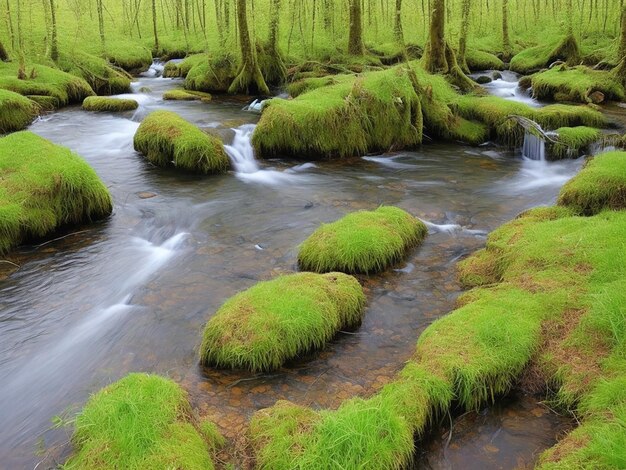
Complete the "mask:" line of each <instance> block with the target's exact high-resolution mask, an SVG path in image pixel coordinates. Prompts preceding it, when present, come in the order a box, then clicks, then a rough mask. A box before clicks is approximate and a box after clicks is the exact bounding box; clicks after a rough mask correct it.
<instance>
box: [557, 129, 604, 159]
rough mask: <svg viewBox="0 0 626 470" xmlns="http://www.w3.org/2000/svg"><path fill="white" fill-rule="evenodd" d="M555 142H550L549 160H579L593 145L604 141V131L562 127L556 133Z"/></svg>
mask: <svg viewBox="0 0 626 470" xmlns="http://www.w3.org/2000/svg"><path fill="white" fill-rule="evenodd" d="M555 133H556V136H555V137H554V142H548V145H547V152H546V153H547V155H548V159H549V160H560V159H562V158H578V157H579V156H580V155H581V153H583V152H584V151H585V150H587V149H588V148H589V147H590V146H591V145H592V144H594V143H596V142H598V141H600V140H602V138H603V137H602V136H603V134H602V131H600V130H599V129H595V128H593V127H586V126H578V127H561V128H559V129H557V130H556V131H555Z"/></svg>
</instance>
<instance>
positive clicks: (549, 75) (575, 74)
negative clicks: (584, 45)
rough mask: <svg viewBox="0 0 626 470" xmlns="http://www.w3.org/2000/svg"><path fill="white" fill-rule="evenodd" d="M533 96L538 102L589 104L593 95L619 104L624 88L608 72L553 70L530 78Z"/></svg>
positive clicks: (575, 69)
mask: <svg viewBox="0 0 626 470" xmlns="http://www.w3.org/2000/svg"><path fill="white" fill-rule="evenodd" d="M530 85H531V86H532V88H533V95H534V96H535V97H536V98H537V99H540V100H555V101H577V102H580V103H591V102H593V96H592V95H593V93H594V92H601V93H602V94H603V95H604V98H605V99H607V100H623V99H624V97H625V95H624V87H623V86H622V84H621V83H620V82H619V80H617V79H616V77H615V75H613V74H612V73H611V72H607V71H604V70H592V69H590V68H589V67H585V66H578V67H571V68H570V67H567V66H565V65H562V66H558V67H553V68H551V69H550V70H546V71H545V72H539V73H537V74H535V75H533V76H532V77H531V78H530Z"/></svg>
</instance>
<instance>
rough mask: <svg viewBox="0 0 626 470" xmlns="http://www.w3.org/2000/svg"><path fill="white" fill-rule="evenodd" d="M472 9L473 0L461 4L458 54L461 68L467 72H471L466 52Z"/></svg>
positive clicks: (465, 0) (466, 0) (464, 0)
mask: <svg viewBox="0 0 626 470" xmlns="http://www.w3.org/2000/svg"><path fill="white" fill-rule="evenodd" d="M470 10H471V0H463V5H462V6H461V34H460V36H459V54H458V56H457V61H458V63H459V67H461V70H463V72H465V73H468V72H469V67H468V66H467V60H466V59H465V54H466V52H467V33H468V31H469V22H470V19H469V15H470Z"/></svg>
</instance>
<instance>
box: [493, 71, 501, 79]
mask: <svg viewBox="0 0 626 470" xmlns="http://www.w3.org/2000/svg"><path fill="white" fill-rule="evenodd" d="M491 76H492V77H493V79H494V80H502V74H501V73H500V72H493V73H492V74H491Z"/></svg>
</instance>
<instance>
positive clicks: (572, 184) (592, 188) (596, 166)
mask: <svg viewBox="0 0 626 470" xmlns="http://www.w3.org/2000/svg"><path fill="white" fill-rule="evenodd" d="M558 203H559V204H560V205H564V206H567V207H570V208H572V209H573V210H575V211H576V212H577V213H579V214H582V215H593V214H597V213H598V212H600V211H602V210H603V209H614V210H619V209H624V208H626V152H608V153H604V154H601V155H598V156H596V157H594V158H592V159H590V160H589V161H588V162H587V164H586V165H585V167H584V168H583V169H582V171H581V172H580V173H579V174H578V175H577V176H576V177H574V178H573V179H571V180H570V181H569V182H568V183H566V184H565V186H563V188H562V189H561V192H560V193H559V199H558Z"/></svg>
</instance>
